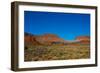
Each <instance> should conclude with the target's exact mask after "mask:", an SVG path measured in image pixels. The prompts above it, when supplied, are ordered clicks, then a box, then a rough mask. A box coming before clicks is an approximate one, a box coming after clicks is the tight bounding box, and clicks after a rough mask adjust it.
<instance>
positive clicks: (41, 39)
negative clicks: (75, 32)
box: [24, 33, 64, 45]
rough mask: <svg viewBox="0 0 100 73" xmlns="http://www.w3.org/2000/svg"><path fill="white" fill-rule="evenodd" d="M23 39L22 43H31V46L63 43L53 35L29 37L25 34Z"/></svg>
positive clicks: (29, 35)
mask: <svg viewBox="0 0 100 73" xmlns="http://www.w3.org/2000/svg"><path fill="white" fill-rule="evenodd" d="M24 36H25V38H24V41H25V42H27V43H32V44H45V45H46V44H48V45H50V44H52V43H55V42H56V43H57V42H59V43H63V42H64V40H63V39H61V38H59V37H58V36H56V35H54V34H44V35H39V36H36V35H31V34H28V33H25V35H24Z"/></svg>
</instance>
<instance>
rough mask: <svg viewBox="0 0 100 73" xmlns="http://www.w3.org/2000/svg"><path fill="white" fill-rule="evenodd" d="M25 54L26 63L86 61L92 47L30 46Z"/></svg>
mask: <svg viewBox="0 0 100 73" xmlns="http://www.w3.org/2000/svg"><path fill="white" fill-rule="evenodd" d="M24 52H25V55H24V56H25V61H44V60H68V59H86V58H89V57H90V46H89V45H82V44H80V45H79V46H75V45H73V46H70V45H63V46H61V45H51V46H47V45H45V46H44V45H38V46H34V45H29V46H28V47H26V48H25V51H24Z"/></svg>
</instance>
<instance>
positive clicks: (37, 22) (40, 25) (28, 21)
mask: <svg viewBox="0 0 100 73" xmlns="http://www.w3.org/2000/svg"><path fill="white" fill-rule="evenodd" d="M24 32H28V33H31V34H34V35H42V34H46V33H50V34H56V35H58V36H59V37H61V38H63V39H65V40H74V39H75V38H76V37H77V36H90V14H77V13H58V12H36V11H24Z"/></svg>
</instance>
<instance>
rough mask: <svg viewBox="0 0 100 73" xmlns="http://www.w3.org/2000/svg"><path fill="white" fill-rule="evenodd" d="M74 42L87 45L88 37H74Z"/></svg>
mask: <svg viewBox="0 0 100 73" xmlns="http://www.w3.org/2000/svg"><path fill="white" fill-rule="evenodd" d="M76 40H77V41H80V43H83V44H89V43H90V36H78V37H76Z"/></svg>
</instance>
